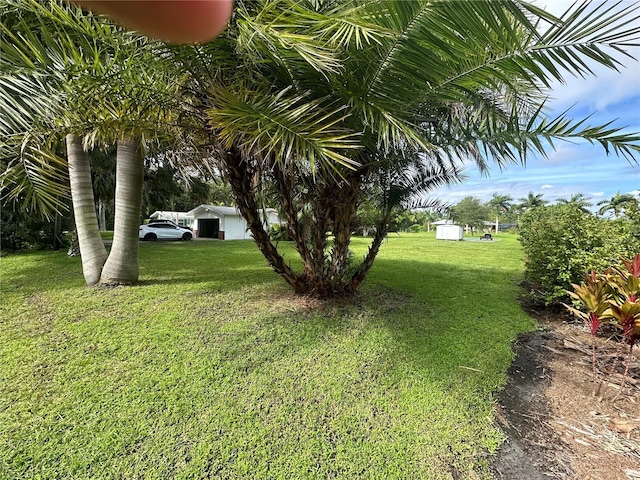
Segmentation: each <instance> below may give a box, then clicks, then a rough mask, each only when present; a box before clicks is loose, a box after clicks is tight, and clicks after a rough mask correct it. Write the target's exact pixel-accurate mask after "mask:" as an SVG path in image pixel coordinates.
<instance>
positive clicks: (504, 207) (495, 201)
mask: <svg viewBox="0 0 640 480" xmlns="http://www.w3.org/2000/svg"><path fill="white" fill-rule="evenodd" d="M512 205H513V197H511V196H510V195H502V194H500V193H494V194H493V196H492V197H491V200H489V201H488V202H487V206H488V207H489V208H490V209H491V210H492V212H493V213H494V214H495V216H496V233H498V232H499V231H500V215H504V214H505V213H507V212H508V211H509V209H510V208H511V206H512Z"/></svg>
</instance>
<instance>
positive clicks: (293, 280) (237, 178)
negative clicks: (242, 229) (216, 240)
mask: <svg viewBox="0 0 640 480" xmlns="http://www.w3.org/2000/svg"><path fill="white" fill-rule="evenodd" d="M223 163H224V169H225V173H226V175H227V180H228V181H229V185H230V186H231V190H232V191H233V195H234V197H235V200H236V204H237V205H238V209H239V210H240V213H241V214H242V216H243V217H244V219H245V220H246V221H247V225H248V226H249V230H251V235H252V236H253V240H254V242H256V245H257V246H258V248H259V249H260V252H262V255H263V256H264V258H265V259H266V260H267V263H268V264H269V266H271V268H273V270H274V271H275V272H276V273H277V274H278V275H280V276H281V277H282V278H283V279H284V280H285V281H286V282H287V283H288V284H289V285H291V286H292V287H293V289H294V291H296V292H297V293H303V291H304V288H305V286H304V283H305V282H304V281H303V279H302V278H301V277H300V276H299V275H297V274H296V273H295V272H294V271H293V269H292V268H291V267H290V266H288V265H287V264H286V263H285V262H284V258H283V257H282V255H280V253H278V250H277V248H276V247H275V245H273V243H271V240H270V239H269V234H268V233H267V232H266V231H265V229H264V225H263V223H262V218H261V215H260V212H259V208H258V205H259V202H258V198H257V196H256V189H255V188H254V186H253V185H252V184H251V177H252V175H247V171H248V169H247V166H246V165H245V161H244V160H243V158H242V154H241V153H240V152H239V151H238V150H237V149H231V151H230V152H228V153H226V154H225V155H224V156H223Z"/></svg>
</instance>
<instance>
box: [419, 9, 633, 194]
mask: <svg viewBox="0 0 640 480" xmlns="http://www.w3.org/2000/svg"><path fill="white" fill-rule="evenodd" d="M547 1H548V0H547ZM549 3H552V5H551V6H550V7H549V8H547V9H548V10H549V11H551V12H552V13H554V14H559V13H561V10H563V9H564V8H566V7H567V6H569V5H570V4H571V2H568V1H565V0H554V1H553V2H549ZM611 3H612V4H613V3H615V2H613V1H611ZM624 3H625V4H629V3H630V2H624ZM538 4H539V5H543V4H541V3H540V2H538ZM630 51H631V53H632V54H633V55H634V57H635V60H632V59H629V58H626V57H624V58H623V57H618V58H620V59H621V61H622V63H623V65H624V66H625V68H624V69H621V71H620V72H616V71H613V70H608V69H606V68H603V67H595V68H594V71H595V72H596V76H595V77H594V76H591V77H588V78H586V79H582V78H579V77H578V78H574V77H571V76H567V78H566V84H564V85H562V84H559V83H557V84H554V86H553V89H552V91H551V92H550V96H551V100H550V102H549V106H550V107H551V112H550V116H555V115H557V114H559V113H561V112H563V111H564V110H565V109H567V108H569V107H572V106H573V108H572V109H571V111H570V113H569V116H570V117H572V118H575V119H578V118H580V119H581V118H584V117H586V116H587V115H592V116H591V117H590V119H589V124H591V125H599V124H603V123H606V122H608V121H610V120H614V119H617V121H616V122H615V123H614V125H616V126H620V127H627V128H626V129H625V132H627V133H630V132H640V62H639V61H638V57H640V48H634V49H632V50H630ZM555 147H556V149H555V151H554V150H551V149H549V151H548V152H549V158H548V159H544V158H542V157H530V158H528V160H527V165H526V167H522V166H520V165H511V166H509V167H507V169H506V170H503V171H502V172H501V171H500V169H499V168H498V167H497V166H494V167H492V168H491V171H490V176H489V177H488V178H487V177H482V176H481V175H480V173H479V172H478V170H477V168H475V166H473V165H468V166H467V168H466V169H465V174H466V175H467V176H468V180H467V181H466V182H465V183H464V184H461V185H456V186H454V187H450V188H442V189H438V190H434V191H433V192H432V193H431V194H430V195H429V196H430V197H432V198H434V197H435V198H438V199H440V200H442V201H444V202H446V203H449V204H454V203H457V202H458V201H460V200H461V199H462V198H463V197H465V196H467V195H472V196H474V197H477V198H480V199H481V200H483V201H486V200H489V199H490V198H491V196H492V194H493V193H500V194H505V195H510V196H511V197H513V198H514V199H515V200H517V199H519V198H522V197H526V196H527V193H528V192H530V191H533V192H534V193H536V194H540V193H541V194H543V195H544V198H545V199H547V200H549V201H552V202H553V201H555V200H556V199H557V198H560V197H563V198H569V197H570V196H571V195H572V194H575V193H579V192H580V193H584V194H585V195H587V196H589V197H591V201H592V202H593V203H594V204H595V203H597V202H598V201H600V200H602V199H605V198H610V197H612V196H613V195H614V194H615V193H616V192H617V191H620V192H622V193H629V192H632V193H636V194H638V193H640V166H637V165H635V166H632V165H630V164H629V163H628V162H627V160H625V159H624V158H622V157H616V156H609V157H607V155H606V153H605V151H604V149H603V148H602V147H601V146H600V145H591V144H589V143H588V142H577V141H576V142H572V143H568V142H562V141H559V142H555Z"/></svg>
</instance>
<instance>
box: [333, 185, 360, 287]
mask: <svg viewBox="0 0 640 480" xmlns="http://www.w3.org/2000/svg"><path fill="white" fill-rule="evenodd" d="M359 188H360V181H359V180H358V179H355V178H350V179H346V180H345V181H344V182H340V184H339V185H338V188H337V189H335V188H334V189H332V190H333V198H334V201H333V208H332V214H333V215H332V216H333V238H334V240H333V248H332V249H331V269H330V276H331V281H332V282H333V284H334V285H340V286H341V287H342V288H344V282H345V276H346V274H347V267H348V265H347V262H348V259H349V244H350V243H351V225H352V222H353V219H354V217H355V215H356V209H357V201H358V194H359Z"/></svg>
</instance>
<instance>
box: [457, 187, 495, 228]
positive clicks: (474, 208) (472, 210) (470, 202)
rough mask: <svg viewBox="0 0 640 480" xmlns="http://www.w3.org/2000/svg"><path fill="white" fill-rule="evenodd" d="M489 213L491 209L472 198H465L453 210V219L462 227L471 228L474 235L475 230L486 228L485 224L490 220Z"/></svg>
mask: <svg viewBox="0 0 640 480" xmlns="http://www.w3.org/2000/svg"><path fill="white" fill-rule="evenodd" d="M489 213H490V210H489V208H488V207H487V206H486V205H483V204H482V202H481V201H480V200H479V199H477V198H475V197H472V196H468V197H464V198H463V199H462V200H460V202H458V203H457V204H456V205H454V206H453V207H452V208H451V218H452V219H453V220H454V221H455V222H457V223H459V224H461V225H468V226H469V227H471V234H472V235H473V232H474V230H482V229H483V228H484V225H485V222H486V221H487V220H489Z"/></svg>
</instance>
